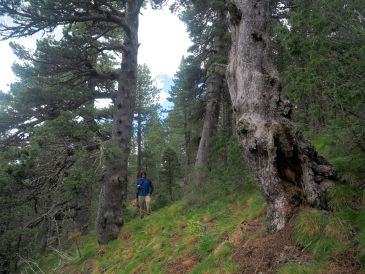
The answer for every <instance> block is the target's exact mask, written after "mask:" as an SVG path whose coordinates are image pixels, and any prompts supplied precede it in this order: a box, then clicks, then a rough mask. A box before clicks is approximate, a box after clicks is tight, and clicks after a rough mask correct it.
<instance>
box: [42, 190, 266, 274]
mask: <svg viewBox="0 0 365 274" xmlns="http://www.w3.org/2000/svg"><path fill="white" fill-rule="evenodd" d="M203 202H204V201H203ZM264 212H265V202H264V200H263V198H262V197H261V195H260V194H259V192H258V191H257V190H256V189H255V188H254V187H246V188H245V189H244V192H241V193H235V194H232V195H230V196H229V195H228V196H221V197H219V198H217V199H215V200H213V201H210V202H209V203H206V204H205V205H202V204H201V203H200V204H199V206H197V205H195V206H194V205H190V206H187V202H186V201H180V202H177V203H175V204H172V205H170V206H168V207H165V208H162V209H160V210H158V211H156V212H154V213H153V214H152V215H150V216H148V217H146V218H144V219H142V220H141V219H139V218H135V219H132V220H130V221H129V222H128V223H127V224H126V225H125V226H124V227H123V229H122V231H121V233H120V235H119V238H118V239H117V240H115V241H113V242H111V243H110V244H109V245H108V247H107V249H106V251H105V253H104V254H103V255H102V256H100V255H98V251H99V246H98V244H97V242H96V236H95V233H94V232H92V233H90V234H89V235H88V236H87V237H84V238H83V239H82V241H81V244H80V246H81V254H82V256H81V258H80V257H78V256H77V255H76V252H75V251H74V250H72V249H71V250H69V251H68V252H67V253H68V254H69V255H68V256H69V257H70V258H71V259H70V260H65V259H62V258H60V256H59V255H57V254H55V253H49V254H46V255H44V256H42V257H41V258H40V259H39V261H38V262H39V266H40V267H41V269H42V270H43V271H44V272H46V273H49V272H56V273H57V272H61V271H64V272H67V273H69V272H72V271H75V270H81V271H86V272H90V273H101V272H104V273H134V272H136V271H138V270H143V271H144V273H164V272H165V270H166V269H168V268H169V267H170V266H171V265H174V264H181V263H182V262H183V263H184V260H186V261H188V260H189V259H190V260H192V261H193V265H191V273H204V272H206V273H232V272H234V271H236V270H237V269H238V266H237V265H236V264H235V263H234V262H233V260H232V257H233V255H232V250H233V249H234V247H233V245H232V244H231V243H230V242H229V241H227V239H228V235H229V234H230V233H232V232H233V231H234V230H235V229H236V227H237V225H238V224H239V223H240V222H242V221H243V220H247V219H251V218H257V216H258V215H262V216H263V213H264ZM70 254H71V255H70Z"/></svg>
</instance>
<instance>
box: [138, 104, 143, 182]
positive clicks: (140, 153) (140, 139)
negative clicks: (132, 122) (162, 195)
mask: <svg viewBox="0 0 365 274" xmlns="http://www.w3.org/2000/svg"><path fill="white" fill-rule="evenodd" d="M141 172H142V117H141V112H140V111H139V112H138V114H137V176H139V175H140V174H141Z"/></svg>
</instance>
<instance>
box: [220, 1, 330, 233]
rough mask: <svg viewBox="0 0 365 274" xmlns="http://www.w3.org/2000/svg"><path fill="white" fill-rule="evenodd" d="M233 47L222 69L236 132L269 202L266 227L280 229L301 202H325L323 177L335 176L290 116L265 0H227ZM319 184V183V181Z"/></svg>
mask: <svg viewBox="0 0 365 274" xmlns="http://www.w3.org/2000/svg"><path fill="white" fill-rule="evenodd" d="M228 8H229V13H230V17H229V21H230V30H231V35H232V47H231V52H230V61H229V66H228V69H227V81H228V85H229V90H230V95H231V100H232V105H233V110H234V112H235V118H236V126H235V127H236V131H237V135H238V140H239V143H240V145H241V147H242V151H243V155H244V158H245V160H246V164H247V166H248V167H249V169H250V170H251V172H252V173H253V174H254V176H255V177H256V179H257V183H258V185H259V188H260V190H261V192H262V194H263V196H264V197H265V199H266V201H267V203H268V210H267V217H268V224H269V227H268V228H269V230H270V231H272V232H274V231H278V230H280V229H282V228H283V227H284V226H285V224H286V223H287V222H288V220H289V219H290V218H291V216H292V215H293V213H294V212H295V210H296V209H297V208H298V207H299V206H300V205H303V204H309V205H311V206H319V207H324V206H325V201H324V195H323V190H322V189H321V184H322V182H324V181H326V180H328V179H335V177H336V173H335V171H334V169H333V168H332V167H331V165H330V164H329V163H328V162H327V161H326V160H325V159H324V158H323V157H321V156H319V155H318V154H317V152H316V150H315V149H314V147H313V146H312V145H311V144H310V143H309V142H308V141H306V140H305V139H304V138H303V136H302V135H301V134H300V133H299V132H298V131H297V130H296V128H295V127H294V125H293V124H292V123H291V121H290V120H289V118H290V113H291V105H290V103H289V102H287V101H284V102H283V101H281V100H280V92H281V83H280V80H279V76H278V72H277V70H276V68H275V67H274V65H273V63H272V57H271V37H270V20H271V9H270V1H269V0H232V1H230V2H228ZM323 185H324V184H323Z"/></svg>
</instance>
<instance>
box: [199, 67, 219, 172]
mask: <svg viewBox="0 0 365 274" xmlns="http://www.w3.org/2000/svg"><path fill="white" fill-rule="evenodd" d="M223 80H224V77H223V75H220V74H219V72H218V71H216V70H214V68H213V71H212V72H211V75H210V76H209V78H208V99H207V105H206V111H205V116H204V124H203V130H202V135H201V138H200V142H199V148H198V152H197V154H196V160H195V167H196V168H198V169H202V170H204V169H206V168H207V167H208V158H209V140H210V138H211V137H212V136H213V134H214V132H215V130H216V128H217V124H218V116H219V101H220V93H221V90H222V86H223Z"/></svg>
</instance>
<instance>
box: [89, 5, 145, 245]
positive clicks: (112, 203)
mask: <svg viewBox="0 0 365 274" xmlns="http://www.w3.org/2000/svg"><path fill="white" fill-rule="evenodd" d="M142 3H143V0H130V1H128V3H127V6H126V10H125V14H126V15H125V25H126V26H127V27H125V26H123V27H124V29H125V30H126V32H125V43H124V50H123V56H122V64H121V74H120V77H119V79H118V92H117V95H116V99H115V102H114V104H115V106H114V113H113V130H112V137H111V140H110V144H109V145H108V147H109V149H108V153H110V152H111V154H112V155H113V157H112V156H110V155H107V156H106V163H105V172H104V175H103V182H102V186H101V192H100V196H99V208H98V214H97V219H96V232H97V237H98V241H99V243H100V244H107V243H108V242H109V241H111V240H114V239H116V238H117V237H118V233H119V230H120V228H121V226H122V225H123V219H122V215H121V209H122V206H123V203H125V200H126V198H127V185H128V178H127V175H128V158H129V154H130V142H131V134H132V120H133V112H134V107H135V99H136V85H137V53H138V16H139V11H140V8H141V5H142Z"/></svg>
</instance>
